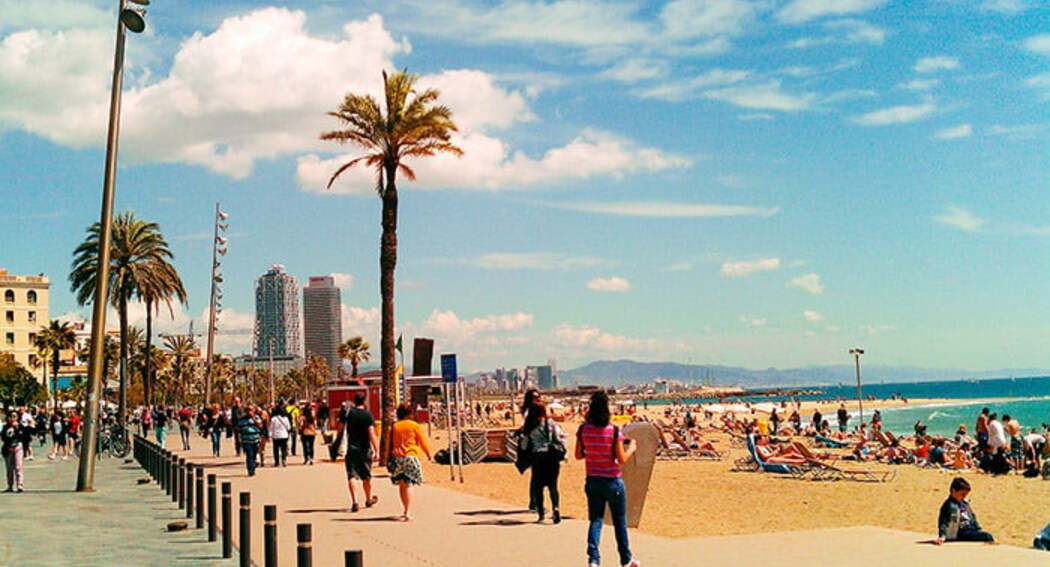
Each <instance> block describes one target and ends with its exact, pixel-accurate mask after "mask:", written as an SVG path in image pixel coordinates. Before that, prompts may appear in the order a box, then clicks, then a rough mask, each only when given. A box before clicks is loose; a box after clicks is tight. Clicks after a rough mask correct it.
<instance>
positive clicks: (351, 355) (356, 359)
mask: <svg viewBox="0 0 1050 567" xmlns="http://www.w3.org/2000/svg"><path fill="white" fill-rule="evenodd" d="M370 348H372V345H370V344H368V343H367V342H365V339H364V338H363V337H362V336H360V335H358V336H356V337H351V338H349V339H346V342H344V343H342V344H340V345H339V358H341V359H343V360H349V361H350V377H351V378H357V365H358V364H361V363H362V362H368V359H370V358H372V353H371V352H369V349H370Z"/></svg>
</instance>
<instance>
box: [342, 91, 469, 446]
mask: <svg viewBox="0 0 1050 567" xmlns="http://www.w3.org/2000/svg"><path fill="white" fill-rule="evenodd" d="M418 78H419V77H418V75H414V74H409V73H408V71H400V72H397V73H394V74H393V75H391V76H387V74H386V71H384V72H383V93H384V103H385V104H384V105H383V106H380V104H379V102H378V101H377V100H376V99H375V98H374V97H373V96H372V95H358V94H354V93H347V94H346V96H345V98H344V99H343V103H342V104H341V105H339V109H338V110H337V111H335V112H329V113H328V114H329V115H330V116H333V117H335V118H337V119H338V120H339V121H340V122H341V123H342V124H343V125H344V126H345V127H346V129H345V130H335V131H331V132H325V133H323V134H321V139H322V140H335V141H337V142H340V143H346V142H349V143H352V144H354V145H357V146H360V147H361V148H363V149H364V150H365V155H363V156H360V157H357V158H354V159H352V160H350V161H349V162H347V163H345V164H343V165H342V166H340V167H339V169H337V170H336V171H335V173H334V174H332V178H331V179H329V180H328V187H329V188H331V187H332V183H334V182H335V180H336V179H337V178H338V177H339V176H340V175H341V174H342V173H343V172H344V171H346V170H348V169H350V168H352V167H354V166H355V165H358V164H361V163H363V164H364V165H365V166H366V167H369V168H371V169H374V170H375V173H376V192H377V193H378V194H379V198H380V199H381V200H382V203H383V213H382V214H383V216H382V227H383V235H382V237H381V239H380V245H379V273H380V284H379V292H380V295H381V296H382V323H381V335H380V342H379V352H380V365H381V367H382V369H383V400H382V413H383V417H382V427H383V431H390V427H391V426H392V425H393V423H394V410H395V406H396V404H397V387H396V381H397V379H396V377H395V376H394V372H395V360H394V269H395V267H396V266H397V204H398V196H397V173H398V172H399V171H400V172H401V173H404V174H405V177H407V178H408V179H409V180H412V179H415V177H416V174H415V172H414V171H413V170H412V169H411V168H410V167H408V166H407V165H406V164H405V163H404V162H403V160H404V159H406V158H418V157H430V156H433V155H435V154H437V153H449V154H452V155H456V156H460V155H463V150H461V149H460V148H459V147H457V146H456V145H454V144H452V142H451V141H450V139H451V135H452V132H455V131H456V130H457V128H456V124H455V123H454V122H452V111H451V110H449V108H448V107H447V106H443V105H440V104H437V99H438V96H439V93H438V91H436V90H433V89H427V90H425V91H423V92H416V90H415V82H416V80H417V79H418ZM390 439H391V437H390V436H389V435H383V447H382V450H381V451H380V453H381V457H380V461H381V463H386V460H387V456H388V455H389V453H390Z"/></svg>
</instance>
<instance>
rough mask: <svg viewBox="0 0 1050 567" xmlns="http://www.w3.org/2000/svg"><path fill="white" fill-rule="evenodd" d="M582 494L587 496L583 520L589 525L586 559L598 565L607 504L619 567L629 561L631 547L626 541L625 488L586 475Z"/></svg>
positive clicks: (614, 480)
mask: <svg viewBox="0 0 1050 567" xmlns="http://www.w3.org/2000/svg"><path fill="white" fill-rule="evenodd" d="M584 491H585V492H586V493H587V519H589V520H590V522H591V524H590V528H588V530H587V560H588V561H589V562H591V563H594V564H595V565H598V564H601V553H600V552H599V550H598V546H599V544H600V543H601V540H602V521H603V519H604V517H605V505H606V504H608V505H609V514H610V515H611V516H612V521H613V530H614V532H613V533H615V534H616V550H617V551H618V552H619V554H620V565H627V564H628V563H630V562H631V545H630V542H628V541H627V489H626V487H624V485H623V479H622V478H619V477H604V476H589V477H587V482H586V484H585V485H584Z"/></svg>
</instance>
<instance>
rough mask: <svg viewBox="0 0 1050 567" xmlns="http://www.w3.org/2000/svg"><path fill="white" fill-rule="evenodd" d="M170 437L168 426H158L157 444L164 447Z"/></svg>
mask: <svg viewBox="0 0 1050 567" xmlns="http://www.w3.org/2000/svg"><path fill="white" fill-rule="evenodd" d="M167 438H168V428H167V427H158V428H157V445H160V446H161V447H164V444H165V440H166V439H167Z"/></svg>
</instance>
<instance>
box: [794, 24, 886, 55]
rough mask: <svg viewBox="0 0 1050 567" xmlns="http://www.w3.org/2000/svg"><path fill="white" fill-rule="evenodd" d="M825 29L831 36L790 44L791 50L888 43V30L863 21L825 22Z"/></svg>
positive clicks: (803, 39)
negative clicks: (824, 46)
mask: <svg viewBox="0 0 1050 567" xmlns="http://www.w3.org/2000/svg"><path fill="white" fill-rule="evenodd" d="M823 28H824V29H825V30H826V31H827V32H828V34H829V35H825V36H822V37H803V38H800V39H796V40H794V41H792V42H791V43H789V44H788V47H789V48H791V49H809V48H812V47H819V46H821V45H828V44H832V43H845V44H857V43H866V44H870V45H882V44H883V43H885V41H886V35H887V34H886V30H884V29H882V28H878V27H876V26H873V25H871V24H869V23H868V22H865V21H863V20H854V19H848V18H847V19H843V20H832V21H829V22H825V23H824V24H823Z"/></svg>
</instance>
